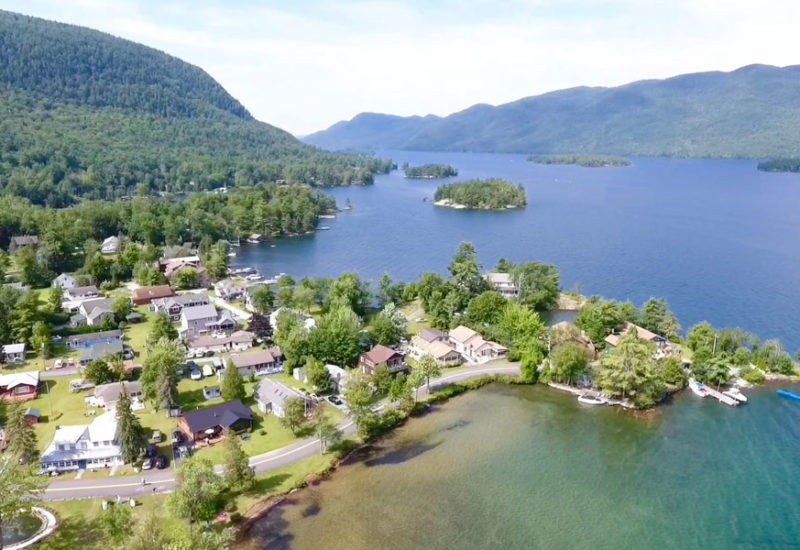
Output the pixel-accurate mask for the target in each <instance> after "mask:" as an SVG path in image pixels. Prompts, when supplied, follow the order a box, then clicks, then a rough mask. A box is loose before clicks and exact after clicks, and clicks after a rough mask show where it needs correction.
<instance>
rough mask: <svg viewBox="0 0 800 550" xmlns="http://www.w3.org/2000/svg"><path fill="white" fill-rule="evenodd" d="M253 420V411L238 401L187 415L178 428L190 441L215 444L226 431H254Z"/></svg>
mask: <svg viewBox="0 0 800 550" xmlns="http://www.w3.org/2000/svg"><path fill="white" fill-rule="evenodd" d="M253 419H254V415H253V411H251V410H250V409H248V408H247V407H245V406H244V404H242V402H241V401H239V400H238V399H237V400H236V401H231V402H229V403H223V404H221V405H215V406H213V407H207V408H205V409H200V410H198V411H194V412H190V413H186V414H184V415H183V416H181V417H180V419H179V420H178V427H179V428H180V429H181V431H182V432H183V433H184V434H186V437H187V438H188V439H189V441H193V442H195V443H198V442H206V443H215V442H216V441H215V440H218V438H219V437H220V436H221V435H222V432H223V431H224V430H233V431H234V432H242V431H245V430H252V429H253Z"/></svg>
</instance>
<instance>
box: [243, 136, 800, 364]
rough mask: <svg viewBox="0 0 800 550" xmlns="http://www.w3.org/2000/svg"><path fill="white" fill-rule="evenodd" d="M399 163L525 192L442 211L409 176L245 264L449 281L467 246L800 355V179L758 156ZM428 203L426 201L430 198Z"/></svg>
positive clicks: (300, 272) (390, 178) (405, 155)
mask: <svg viewBox="0 0 800 550" xmlns="http://www.w3.org/2000/svg"><path fill="white" fill-rule="evenodd" d="M379 156H381V157H383V158H392V159H393V160H394V161H395V162H397V163H398V165H400V164H402V163H403V162H409V163H411V164H423V163H428V162H434V163H448V164H452V165H453V166H455V167H456V168H458V170H459V176H458V177H457V178H451V179H450V180H448V181H461V180H464V179H471V178H489V177H499V178H504V179H507V180H509V181H512V182H514V183H519V184H522V185H523V186H524V187H525V188H526V190H527V193H528V202H529V205H528V207H527V208H526V209H525V210H522V211H517V212H502V213H492V212H465V211H455V210H448V209H441V208H436V207H434V206H433V205H432V204H431V202H430V199H431V198H432V197H433V193H434V192H435V190H436V187H437V186H439V185H441V183H442V181H440V180H406V179H405V178H403V174H402V172H401V171H395V172H393V173H391V174H389V175H386V176H380V177H378V178H377V179H376V182H375V185H373V186H370V187H352V188H341V189H332V190H329V191H328V192H329V193H330V194H331V195H333V196H334V197H336V199H337V201H338V202H339V205H340V206H342V205H344V203H345V200H347V199H349V200H350V202H351V204H352V205H353V207H354V209H353V210H352V211H348V212H343V213H341V214H340V215H339V216H338V218H337V219H335V220H321V221H320V225H324V226H329V227H330V230H329V231H319V232H318V233H317V234H316V236H315V237H313V238H306V239H296V240H285V241H279V242H277V243H276V246H275V247H274V248H273V247H270V246H269V245H245V246H242V247H241V249H239V250H238V255H237V257H236V261H235V264H236V265H254V266H257V267H258V268H259V269H260V270H261V271H262V273H263V274H265V275H274V274H276V273H279V272H285V273H288V274H290V275H292V276H294V277H297V278H302V277H322V276H338V275H340V274H341V273H345V272H356V273H358V274H360V275H361V276H362V277H365V278H369V279H372V280H375V281H377V279H378V278H380V276H381V275H382V274H383V273H389V274H390V275H391V276H392V277H393V278H395V279H401V280H407V281H411V280H415V279H417V278H419V276H420V275H421V274H422V273H424V272H426V271H436V272H440V273H444V272H445V271H446V269H447V265H448V263H449V261H450V258H451V257H452V255H453V252H454V251H455V249H456V247H457V246H458V244H459V243H460V242H461V241H471V242H473V243H475V245H476V247H477V249H478V252H479V254H480V258H481V261H482V263H483V265H484V267H485V268H486V269H489V268H491V267H492V266H493V265H494V264H495V262H496V261H497V260H498V259H499V258H501V257H505V258H508V259H511V260H515V261H518V262H523V261H533V260H537V261H542V262H548V263H553V264H556V265H557V266H558V267H559V268H560V270H561V276H562V285H563V287H564V288H565V289H575V288H577V289H578V290H580V291H581V292H583V293H584V294H589V295H591V294H602V295H604V296H607V297H610V298H617V299H624V300H632V301H633V302H635V303H637V304H641V303H642V302H644V301H645V300H647V299H648V298H650V297H652V296H658V297H663V298H666V299H667V300H669V302H670V304H671V306H672V308H673V310H674V311H675V312H676V313H677V315H678V317H679V318H680V321H681V323H682V325H683V327H684V328H688V327H690V326H692V325H694V324H695V323H697V322H699V321H702V320H708V321H710V322H711V323H713V324H714V325H715V326H720V327H723V326H724V327H727V326H741V327H742V328H745V329H747V330H750V331H753V332H755V333H756V334H758V335H759V336H760V337H762V338H764V339H767V338H780V339H781V341H782V342H783V343H784V344H785V345H786V347H787V348H788V349H789V350H790V351H792V352H794V351H796V350H797V349H798V348H800V315H798V312H800V217H798V208H799V207H800V175H797V174H770V173H764V172H759V171H757V170H756V168H755V165H756V163H755V162H754V161H738V160H734V161H720V160H674V159H633V166H630V167H626V168H603V169H591V168H580V167H575V166H546V165H537V164H533V163H530V162H527V161H526V160H525V156H523V155H494V154H467V153H428V152H425V153H423V152H410V151H384V152H380V153H379ZM424 198H428V201H427V202H425V201H423V199H424Z"/></svg>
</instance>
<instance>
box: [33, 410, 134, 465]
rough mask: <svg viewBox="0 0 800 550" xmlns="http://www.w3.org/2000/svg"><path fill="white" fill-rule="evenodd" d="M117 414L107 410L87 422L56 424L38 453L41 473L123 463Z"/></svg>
mask: <svg viewBox="0 0 800 550" xmlns="http://www.w3.org/2000/svg"><path fill="white" fill-rule="evenodd" d="M117 437H118V435H117V413H116V411H108V412H105V413H103V414H101V415H100V416H98V417H97V418H95V419H94V420H93V421H92V423H91V424H89V425H81V426H60V427H58V428H57V429H56V433H55V435H53V441H51V442H50V444H49V445H48V446H47V449H46V450H45V451H44V453H43V454H42V471H43V472H68V471H71V470H86V469H89V470H94V469H97V468H106V467H113V466H119V465H122V464H123V460H122V451H121V449H120V446H119V441H118V440H117Z"/></svg>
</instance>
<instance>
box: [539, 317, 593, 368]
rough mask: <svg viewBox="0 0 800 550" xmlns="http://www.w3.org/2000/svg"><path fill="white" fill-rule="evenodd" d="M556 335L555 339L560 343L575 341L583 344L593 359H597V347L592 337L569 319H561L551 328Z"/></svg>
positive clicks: (580, 344)
mask: <svg viewBox="0 0 800 550" xmlns="http://www.w3.org/2000/svg"><path fill="white" fill-rule="evenodd" d="M550 330H551V331H552V332H553V335H554V336H555V341H556V342H558V343H563V342H574V343H576V344H578V345H579V346H583V347H584V348H586V350H587V351H588V352H589V354H590V357H591V358H592V359H597V348H596V347H595V345H594V342H592V339H591V338H589V336H588V335H587V334H586V333H585V332H583V331H582V330H581V329H579V328H578V327H577V326H575V325H574V324H572V323H570V322H569V321H561V322H560V323H556V324H555V325H553V326H552V328H551V329H550Z"/></svg>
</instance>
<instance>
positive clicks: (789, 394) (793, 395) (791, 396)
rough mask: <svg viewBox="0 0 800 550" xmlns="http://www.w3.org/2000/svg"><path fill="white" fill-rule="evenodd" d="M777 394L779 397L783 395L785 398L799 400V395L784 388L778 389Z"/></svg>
mask: <svg viewBox="0 0 800 550" xmlns="http://www.w3.org/2000/svg"><path fill="white" fill-rule="evenodd" d="M778 395H780V396H781V397H785V398H786V399H791V400H792V401H800V395H797V394H796V393H792V392H790V391H786V390H778Z"/></svg>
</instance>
